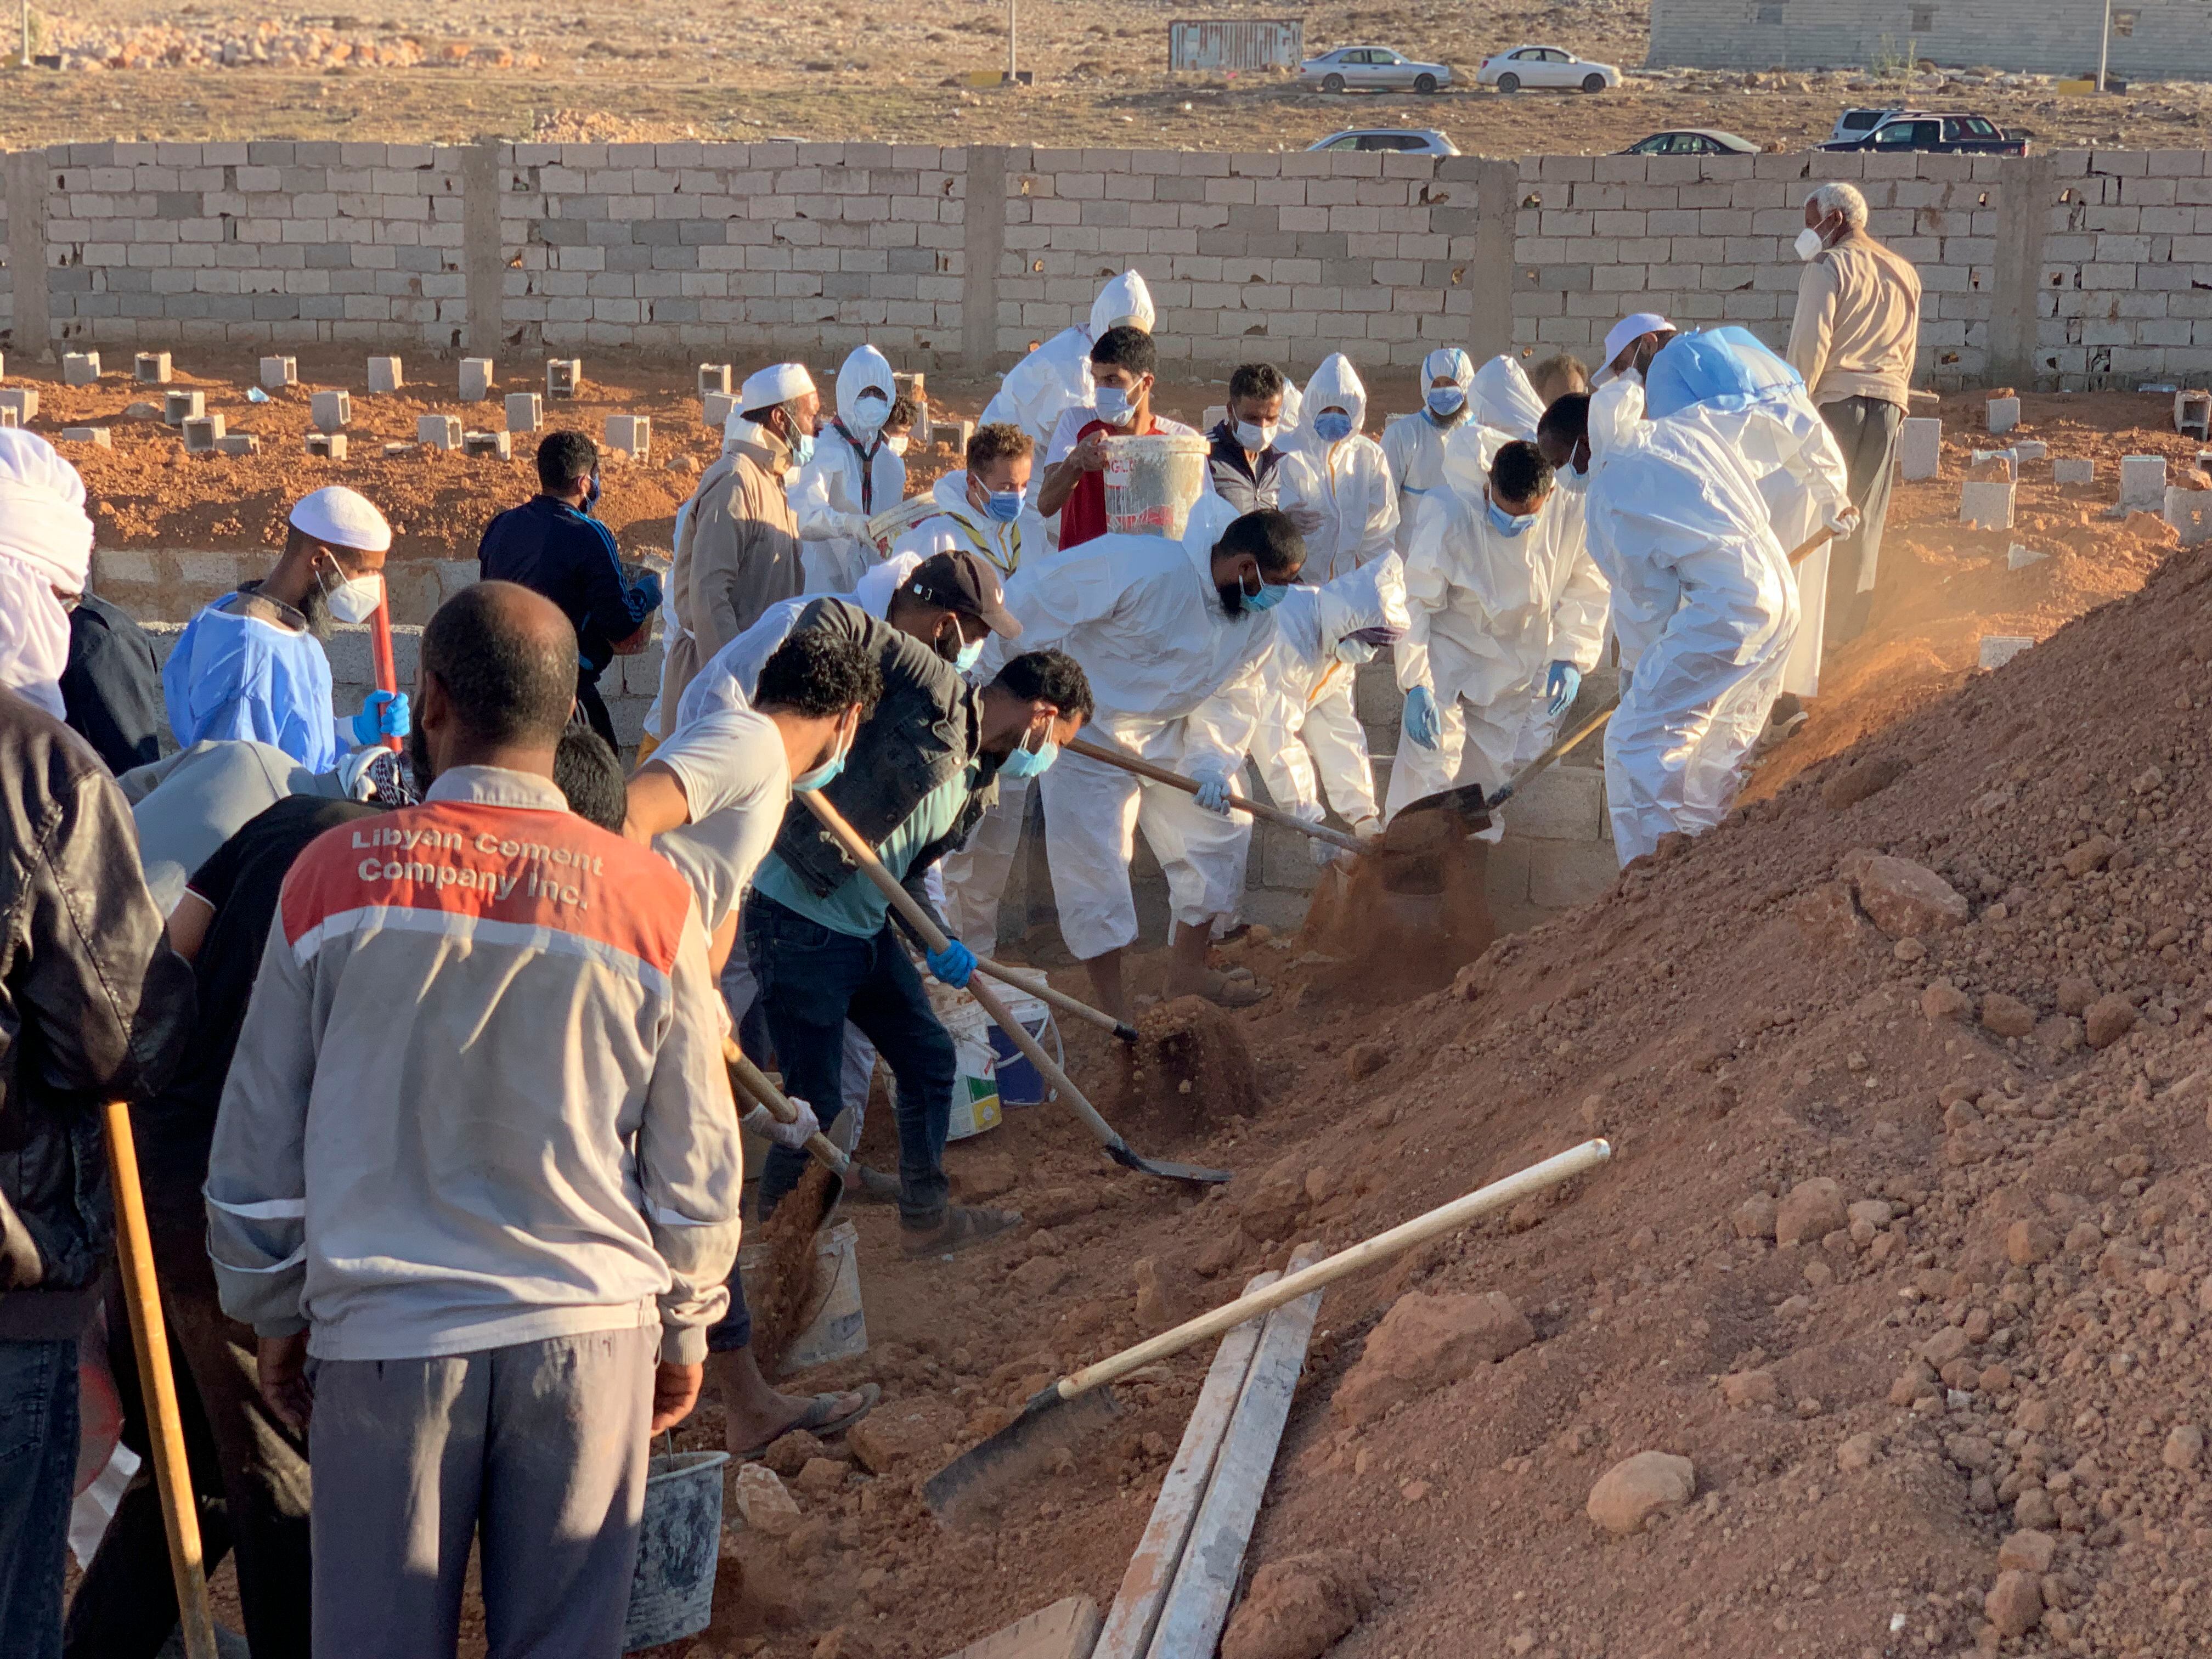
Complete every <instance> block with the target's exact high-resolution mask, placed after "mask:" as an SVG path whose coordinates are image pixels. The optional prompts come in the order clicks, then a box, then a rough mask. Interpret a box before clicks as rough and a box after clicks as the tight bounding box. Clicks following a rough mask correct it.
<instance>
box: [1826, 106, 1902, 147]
mask: <svg viewBox="0 0 2212 1659" xmlns="http://www.w3.org/2000/svg"><path fill="white" fill-rule="evenodd" d="M1923 113H1924V112H1923V111H1921V110H1917V109H1903V108H1900V107H1899V106H1897V105H1895V104H1892V105H1890V106H1888V107H1887V108H1886V109H1847V110H1845V111H1844V112H1843V113H1842V114H1840V115H1838V117H1836V130H1835V131H1833V132H1832V133H1830V134H1829V135H1828V136H1827V137H1826V140H1825V141H1824V142H1826V143H1831V144H1840V143H1843V142H1844V140H1845V139H1848V138H1863V137H1866V136H1867V134H1869V132H1872V131H1874V130H1875V128H1876V127H1878V126H1880V125H1881V124H1882V123H1883V122H1884V121H1887V119H1888V118H1890V117H1891V116H1893V115H1919V114H1923Z"/></svg>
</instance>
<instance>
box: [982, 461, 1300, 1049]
mask: <svg viewBox="0 0 2212 1659" xmlns="http://www.w3.org/2000/svg"><path fill="white" fill-rule="evenodd" d="M1188 514H1189V516H1188V520H1187V521H1186V523H1185V526H1184V529H1183V534H1182V538H1181V539H1180V540H1174V539H1170V538H1168V537H1165V536H1144V535H1132V534H1127V533H1123V532H1110V533H1109V534H1107V535H1104V536H1100V537H1097V538H1094V539H1093V540H1091V541H1089V542H1086V543H1085V544H1083V545H1082V546H1081V547H1079V548H1075V549H1072V550H1069V551H1067V552H1065V553H1062V554H1060V556H1058V557H1056V558H1054V559H1053V560H1051V561H1049V562H1044V563H1042V564H1033V565H1030V566H1027V567H1025V568H1024V569H1023V571H1022V573H1021V574H1019V575H1018V576H1017V577H1016V578H1015V579H1014V580H1013V581H1012V583H1010V584H1009V585H1008V586H1007V590H1006V608H1007V610H1009V611H1012V613H1013V615H1014V617H1015V618H1016V619H1017V620H1018V621H1019V622H1020V623H1021V624H1022V635H1021V639H1022V644H1023V646H1024V648H1026V649H1033V650H1039V651H1043V650H1048V649H1053V648H1055V647H1056V648H1058V649H1060V650H1062V651H1065V652H1066V653H1068V655H1070V656H1072V657H1073V658H1074V659H1075V660H1076V661H1077V662H1078V663H1079V664H1080V665H1082V667H1083V670H1084V672H1085V674H1086V675H1087V676H1089V678H1090V681H1091V693H1092V696H1093V697H1094V698H1095V699H1096V702H1097V708H1096V710H1095V711H1094V713H1093V715H1092V718H1091V724H1090V726H1086V727H1085V736H1086V737H1087V738H1090V739H1091V741H1092V742H1095V743H1099V744H1111V745H1113V746H1115V747H1118V748H1121V749H1123V750H1127V751H1129V752H1130V753H1133V754H1134V755H1137V756H1139V757H1142V758H1144V759H1146V760H1149V761H1152V762H1153V763H1155V764H1157V765H1160V766H1165V767H1169V768H1171V769H1174V770H1176V771H1178V772H1181V773H1182V774H1183V775H1185V776H1188V777H1191V778H1194V779H1196V780H1197V781H1199V783H1200V786H1201V788H1200V794H1199V796H1198V798H1197V799H1193V797H1191V796H1190V795H1188V794H1186V793H1183V792H1182V790H1179V789H1174V788H1170V787H1168V786H1167V785H1165V784H1158V783H1152V782H1149V781H1142V780H1139V778H1137V777H1136V776H1134V775H1132V774H1130V773H1128V772H1125V771H1123V770H1121V769H1120V768H1119V767H1115V766H1109V765H1108V764H1107V763H1104V762H1103V761H1094V760H1087V759H1085V758H1084V757H1081V756H1079V755H1067V756H1065V757H1062V758H1061V759H1060V763H1059V764H1058V765H1056V766H1054V768H1053V769H1051V770H1050V771H1048V772H1047V773H1046V774H1045V775H1044V778H1043V781H1042V788H1043V791H1044V817H1045V846H1046V852H1047V856H1048V860H1049V862H1050V865H1051V869H1052V890H1053V897H1054V902H1055V904H1056V905H1057V906H1058V908H1059V911H1060V932H1061V934H1062V936H1063V937H1064V938H1065V939H1066V941H1067V948H1068V949H1069V950H1070V951H1073V953H1074V954H1075V956H1076V957H1078V958H1079V960H1080V961H1081V962H1082V963H1084V965H1085V967H1086V968H1087V969H1089V970H1090V974H1091V986H1092V996H1093V1000H1095V1001H1097V1004H1098V1005H1099V1006H1101V1007H1103V1008H1105V1009H1108V1010H1109V1011H1111V1012H1114V1013H1115V1014H1116V1015H1118V1016H1121V1017H1122V1018H1127V1012H1128V1004H1127V998H1126V996H1125V994H1124V993H1123V989H1122V974H1121V954H1122V952H1123V951H1126V950H1127V948H1128V947H1129V946H1130V945H1133V944H1134V943H1135V942H1136V939H1137V908H1136V902H1135V900H1134V897H1133V895H1132V893H1131V891H1130V887H1129V860H1131V858H1132V857H1133V856H1134V854H1135V852H1136V834H1137V831H1138V830H1139V829H1140V828H1141V829H1143V831H1144V835H1145V840H1146V843H1147V844H1148V845H1149V846H1150V847H1151V848H1152V853H1153V854H1154V856H1155V857H1157V858H1158V860H1159V862H1160V866H1161V868H1162V869H1163V870H1164V872H1166V875H1167V879H1168V892H1169V896H1170V902H1171V906H1172V909H1173V914H1174V939H1173V942H1172V947H1173V959H1172V962H1171V963H1170V968H1169V971H1168V979H1167V987H1166V989H1167V993H1168V994H1169V995H1170V996H1182V995H1186V994H1191V993H1197V994H1201V995H1207V996H1212V997H1213V998H1215V999H1217V1000H1239V998H1240V996H1241V994H1240V993H1238V992H1237V991H1235V990H1233V989H1232V988H1231V982H1228V981H1224V979H1223V978H1222V976H1221V975H1218V974H1213V973H1210V972H1209V971H1208V970H1207V969H1206V946H1207V945H1208V943H1209V942H1210V940H1211V938H1212V929H1213V924H1214V921H1215V920H1216V919H1217V918H1218V917H1220V916H1224V915H1228V914H1230V913H1231V912H1232V911H1234V910H1235V908H1236V907H1237V899H1238V896H1239V890H1240V888H1241V885H1242V882H1241V878H1242V874H1243V848H1244V847H1245V845H1246V844H1247V842H1249V838H1250V833H1251V825H1250V823H1249V820H1238V819H1232V818H1231V817H1229V816H1227V805H1228V797H1229V794H1230V788H1231V779H1233V778H1234V777H1235V776H1236V774H1237V770H1238V769H1239V768H1240V767H1241V766H1242V765H1243V758H1244V756H1245V754H1246V752H1247V750H1249V747H1250V744H1251V741H1252V733H1253V731H1254V728H1255V725H1256V724H1257V721H1258V717H1259V700H1260V690H1261V680H1260V671H1259V670H1260V664H1261V659H1262V658H1263V657H1264V656H1265V655H1266V653H1267V648H1268V647H1269V645H1270V644H1271V643H1272V642H1273V639H1274V618H1273V616H1272V615H1271V614H1270V613H1271V612H1272V611H1273V608H1274V607H1275V606H1276V605H1278V604H1279V603H1280V602H1281V600H1282V599H1283V598H1284V597H1285V596H1286V595H1287V594H1288V593H1289V592H1290V584H1291V583H1292V582H1293V581H1295V580H1297V575H1298V571H1299V568H1300V566H1301V565H1303V564H1304V560H1305V550H1304V544H1302V543H1301V542H1300V540H1299V538H1298V533H1297V529H1296V528H1295V527H1294V526H1292V525H1291V521H1290V520H1289V519H1287V518H1286V517H1285V516H1284V515H1283V514H1282V513H1275V512H1270V511H1266V510H1262V511H1260V512H1256V513H1246V514H1245V515H1243V517H1242V518H1237V517H1236V516H1235V514H1234V510H1233V509H1232V508H1231V507H1230V506H1229V505H1228V503H1226V502H1225V501H1222V499H1221V498H1220V497H1219V496H1218V495H1210V494H1208V495H1200V496H1199V498H1198V500H1197V501H1196V503H1195V504H1194V505H1192V506H1190V507H1188ZM990 666H991V664H990V663H989V662H988V661H986V663H985V665H984V667H985V669H986V671H988V669H989V668H990Z"/></svg>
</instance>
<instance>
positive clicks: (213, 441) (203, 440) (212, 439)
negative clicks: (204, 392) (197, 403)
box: [169, 392, 222, 455]
mask: <svg viewBox="0 0 2212 1659" xmlns="http://www.w3.org/2000/svg"><path fill="white" fill-rule="evenodd" d="M169 395H170V396H172V397H174V396H176V394H175V393H174V392H172V393H170V394H169ZM191 395H192V396H193V397H195V398H197V397H198V396H199V393H198V392H193V393H192V394H191ZM182 429H183V432H184V435H185V454H187V455H212V454H215V453H216V451H217V447H218V446H219V445H220V444H221V443H222V416H220V415H189V416H185V419H184V421H183V422H182Z"/></svg>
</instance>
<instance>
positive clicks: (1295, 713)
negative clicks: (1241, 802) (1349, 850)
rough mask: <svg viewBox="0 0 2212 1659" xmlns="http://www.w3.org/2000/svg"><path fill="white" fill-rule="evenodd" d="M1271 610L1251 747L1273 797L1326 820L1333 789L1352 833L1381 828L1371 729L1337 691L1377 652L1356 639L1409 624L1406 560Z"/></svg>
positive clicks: (1388, 559) (1313, 819)
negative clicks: (1271, 631)
mask: <svg viewBox="0 0 2212 1659" xmlns="http://www.w3.org/2000/svg"><path fill="white" fill-rule="evenodd" d="M1272 614H1273V617H1274V618H1275V643H1274V644H1273V646H1272V647H1269V649H1268V652H1267V660H1266V661H1265V662H1264V663H1262V664H1261V670H1260V678H1261V691H1260V726H1259V732H1258V734H1257V736H1256V737H1255V738H1254V740H1253V744H1252V758H1253V759H1254V760H1255V762H1256V763H1258V765H1259V768H1260V775H1261V777H1262V778H1263V779H1265V780H1266V781H1267V794H1268V796H1269V798H1270V799H1272V800H1273V802H1274V804H1275V805H1277V806H1279V807H1281V808H1282V809H1283V811H1285V812H1289V813H1291V814H1293V815H1294V816H1296V817H1299V818H1302V819H1304V821H1305V822H1306V823H1320V822H1321V821H1322V817H1324V816H1325V815H1324V814H1323V812H1322V790H1323V789H1326V790H1327V791H1328V805H1330V806H1331V807H1334V809H1335V811H1336V815H1337V816H1338V817H1340V818H1342V819H1343V820H1344V821H1345V823H1347V824H1349V825H1351V826H1352V828H1353V829H1358V827H1359V826H1360V825H1361V824H1362V823H1364V822H1366V821H1368V820H1370V819H1373V820H1375V821H1376V823H1377V824H1378V826H1379V824H1380V822H1381V819H1380V816H1379V814H1378V813H1377V812H1376V806H1375V765H1374V763H1373V762H1372V761H1371V760H1370V758H1369V757H1368V753H1367V733H1366V732H1364V730H1363V729H1362V728H1361V726H1360V724H1359V721H1358V719H1357V718H1356V716H1354V715H1353V714H1352V700H1351V699H1350V698H1349V697H1347V696H1332V695H1330V692H1331V690H1332V688H1333V687H1334V686H1335V685H1337V684H1339V683H1342V684H1345V685H1349V684H1351V682H1352V678H1353V677H1354V675H1356V674H1357V673H1358V665H1359V664H1360V663H1363V662H1366V661H1370V660H1372V659H1373V658H1374V656H1375V650H1374V647H1370V646H1364V645H1362V644H1360V643H1358V641H1353V640H1351V639H1350V638H1348V637H1347V636H1348V635H1352V634H1353V633H1356V632H1358V630H1360V629H1368V628H1395V629H1401V630H1402V629H1405V628H1406V627H1407V624H1408V623H1409V621H1410V618H1409V617H1408V615H1407V608H1406V567H1405V565H1404V563H1403V562H1401V560H1400V559H1399V557H1398V556H1397V555H1396V554H1395V553H1386V554H1384V555H1383V556H1382V557H1381V558H1379V559H1376V560H1372V561H1370V562H1368V563H1366V564H1364V565H1361V566H1360V567H1359V568H1358V569H1357V570H1348V571H1346V573H1345V574H1343V575H1341V576H1339V577H1337V578H1336V579H1335V580H1334V581H1332V582H1330V583H1329V584H1328V586H1326V587H1310V586H1306V585H1305V584H1304V583H1300V584H1299V585H1298V586H1295V587H1293V588H1291V591H1290V592H1289V594H1288V595H1287V596H1286V597H1285V599H1283V601H1282V603H1281V604H1279V605H1277V606H1276V607H1275V609H1274V611H1273V613H1272ZM1340 641H1341V647H1340ZM1308 750H1311V751H1312V752H1311V753H1310V754H1309V753H1308V752H1307V751H1308ZM1314 844H1315V845H1316V847H1319V846H1321V845H1322V843H1321V842H1316V843H1314Z"/></svg>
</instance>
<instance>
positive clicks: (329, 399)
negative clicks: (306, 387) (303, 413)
mask: <svg viewBox="0 0 2212 1659" xmlns="http://www.w3.org/2000/svg"><path fill="white" fill-rule="evenodd" d="M307 418H308V419H309V420H311V421H313V422H314V423H315V430H316V431H318V432H337V431H341V430H343V428H346V427H348V426H349V425H351V424H352V423H353V394H352V393H351V392H316V393H315V394H314V395H313V397H311V398H308V399H307Z"/></svg>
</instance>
